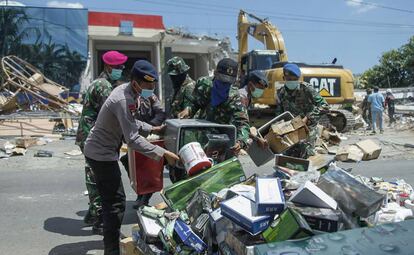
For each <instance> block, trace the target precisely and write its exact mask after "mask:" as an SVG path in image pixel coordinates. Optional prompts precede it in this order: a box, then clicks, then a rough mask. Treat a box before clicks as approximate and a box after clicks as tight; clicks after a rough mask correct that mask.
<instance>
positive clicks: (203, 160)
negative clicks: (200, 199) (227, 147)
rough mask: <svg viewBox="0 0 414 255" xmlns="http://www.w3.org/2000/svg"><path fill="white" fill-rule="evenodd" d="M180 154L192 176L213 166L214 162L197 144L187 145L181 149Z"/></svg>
mask: <svg viewBox="0 0 414 255" xmlns="http://www.w3.org/2000/svg"><path fill="white" fill-rule="evenodd" d="M178 154H179V155H180V157H181V160H182V162H183V164H184V168H185V170H186V171H187V173H188V175H190V176H191V175H194V174H196V173H198V172H200V171H201V170H203V169H207V168H210V167H211V166H212V165H213V163H212V161H213V160H212V159H210V158H208V157H207V155H206V153H205V152H204V150H203V148H202V147H201V145H200V144H199V143H197V142H192V143H187V144H186V145H184V146H183V147H182V148H181V149H180V151H179V152H178Z"/></svg>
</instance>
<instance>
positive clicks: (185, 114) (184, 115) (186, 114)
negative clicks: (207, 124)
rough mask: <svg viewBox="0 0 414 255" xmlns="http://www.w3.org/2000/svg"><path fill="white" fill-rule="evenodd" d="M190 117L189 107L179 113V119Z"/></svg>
mask: <svg viewBox="0 0 414 255" xmlns="http://www.w3.org/2000/svg"><path fill="white" fill-rule="evenodd" d="M188 117H190V109H188V108H185V109H184V110H183V111H181V112H180V113H178V118H179V119H187V118H188Z"/></svg>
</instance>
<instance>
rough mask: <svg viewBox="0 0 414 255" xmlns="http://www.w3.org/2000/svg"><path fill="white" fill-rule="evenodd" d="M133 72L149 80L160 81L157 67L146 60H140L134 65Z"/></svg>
mask: <svg viewBox="0 0 414 255" xmlns="http://www.w3.org/2000/svg"><path fill="white" fill-rule="evenodd" d="M132 74H133V75H134V76H137V77H139V78H141V79H143V80H144V81H147V82H156V81H158V73H157V70H156V69H155V67H154V66H153V65H152V64H151V63H150V62H148V61H146V60H138V61H136V62H135V64H134V66H133V67H132Z"/></svg>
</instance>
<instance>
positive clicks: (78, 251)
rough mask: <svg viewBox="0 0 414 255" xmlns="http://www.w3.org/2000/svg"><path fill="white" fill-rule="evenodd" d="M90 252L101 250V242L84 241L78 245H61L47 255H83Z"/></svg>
mask: <svg viewBox="0 0 414 255" xmlns="http://www.w3.org/2000/svg"><path fill="white" fill-rule="evenodd" d="M91 250H103V242H102V241H85V242H78V243H68V244H61V245H58V246H56V247H54V248H53V249H51V250H50V251H49V255H85V254H87V253H88V251H91ZM98 254H100V253H98ZM102 254H103V252H102Z"/></svg>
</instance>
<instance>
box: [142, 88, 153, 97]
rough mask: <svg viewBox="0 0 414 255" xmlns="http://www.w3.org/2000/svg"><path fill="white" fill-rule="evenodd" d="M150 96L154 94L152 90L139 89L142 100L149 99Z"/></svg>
mask: <svg viewBox="0 0 414 255" xmlns="http://www.w3.org/2000/svg"><path fill="white" fill-rule="evenodd" d="M152 94H154V90H153V89H141V96H142V97H143V98H144V99H147V98H149V97H150V96H152Z"/></svg>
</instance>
